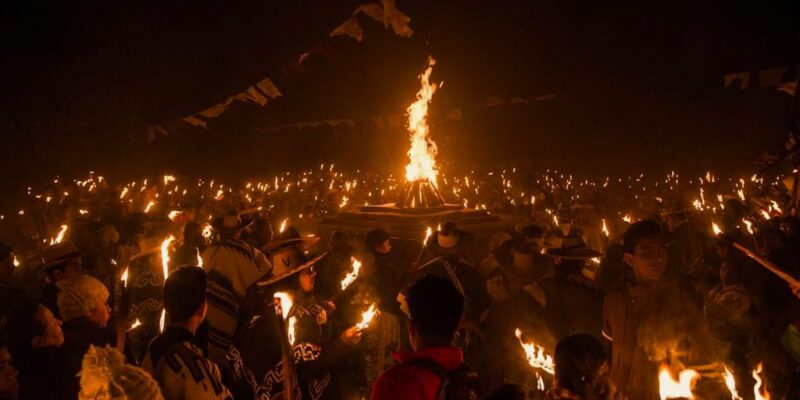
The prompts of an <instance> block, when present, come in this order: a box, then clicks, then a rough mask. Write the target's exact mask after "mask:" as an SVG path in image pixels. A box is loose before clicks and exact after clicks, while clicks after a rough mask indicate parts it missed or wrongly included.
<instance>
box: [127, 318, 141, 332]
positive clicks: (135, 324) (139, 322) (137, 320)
mask: <svg viewBox="0 0 800 400" xmlns="http://www.w3.org/2000/svg"><path fill="white" fill-rule="evenodd" d="M140 326H142V321H139V318H136V321H133V324H131V327H130V328H128V330H131V329H136V328H138V327H140Z"/></svg>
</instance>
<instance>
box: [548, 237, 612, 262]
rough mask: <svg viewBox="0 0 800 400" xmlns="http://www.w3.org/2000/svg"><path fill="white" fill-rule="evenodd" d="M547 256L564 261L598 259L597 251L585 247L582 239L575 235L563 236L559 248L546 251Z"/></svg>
mask: <svg viewBox="0 0 800 400" xmlns="http://www.w3.org/2000/svg"><path fill="white" fill-rule="evenodd" d="M547 254H550V255H551V256H557V257H561V258H563V259H566V260H587V259H590V258H595V257H600V256H601V255H602V254H600V253H599V252H597V251H594V250H592V249H590V248H588V247H586V243H584V241H583V237H582V236H580V235H576V234H570V235H567V236H564V238H563V239H562V240H561V247H556V248H552V249H547Z"/></svg>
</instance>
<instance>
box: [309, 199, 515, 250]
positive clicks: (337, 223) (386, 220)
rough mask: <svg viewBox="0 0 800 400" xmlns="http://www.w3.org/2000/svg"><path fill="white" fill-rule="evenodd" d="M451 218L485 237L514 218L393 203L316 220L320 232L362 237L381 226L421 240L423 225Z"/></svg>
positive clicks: (510, 224) (447, 207) (433, 225)
mask: <svg viewBox="0 0 800 400" xmlns="http://www.w3.org/2000/svg"><path fill="white" fill-rule="evenodd" d="M448 221H452V222H455V223H456V224H458V227H459V228H460V229H463V230H465V231H468V232H470V233H472V234H473V235H474V236H475V237H476V238H478V239H483V238H488V237H490V236H491V235H492V234H494V233H495V232H497V231H499V230H502V229H506V228H509V227H513V226H514V225H515V224H516V223H517V222H519V219H518V218H512V217H502V218H501V217H500V216H498V215H494V214H490V213H488V212H487V211H485V210H473V209H467V208H464V207H463V206H462V205H460V204H444V205H441V206H437V207H428V208H404V207H396V206H395V205H394V203H389V204H384V205H374V206H363V207H361V208H359V209H358V210H353V211H343V212H341V213H339V214H338V215H336V216H331V217H324V218H323V219H322V221H320V223H319V229H320V231H321V232H324V233H328V232H331V231H333V230H338V231H342V232H345V233H347V234H350V235H354V236H363V235H365V234H366V233H367V232H369V231H370V230H372V229H375V228H383V229H385V230H386V231H388V232H389V233H390V234H391V235H392V236H396V237H399V238H401V239H407V240H415V239H416V240H419V241H421V240H422V238H423V237H424V235H425V230H426V228H427V227H431V228H432V229H434V230H435V229H436V226H437V225H439V224H442V223H444V222H448Z"/></svg>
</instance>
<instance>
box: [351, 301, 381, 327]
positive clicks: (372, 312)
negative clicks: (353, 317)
mask: <svg viewBox="0 0 800 400" xmlns="http://www.w3.org/2000/svg"><path fill="white" fill-rule="evenodd" d="M376 315H378V307H377V305H376V304H375V303H372V305H371V306H369V308H368V309H367V311H364V312H363V313H361V322H359V323H358V324H356V329H358V330H362V331H363V330H364V329H367V328H368V327H369V324H370V322H372V319H373V318H375V316H376Z"/></svg>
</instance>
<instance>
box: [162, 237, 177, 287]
mask: <svg viewBox="0 0 800 400" xmlns="http://www.w3.org/2000/svg"><path fill="white" fill-rule="evenodd" d="M174 241H175V236H173V235H169V237H168V238H166V239H164V241H163V242H161V272H163V273H164V281H165V282H166V281H167V275H169V246H170V245H171V244H172V242H174Z"/></svg>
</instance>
